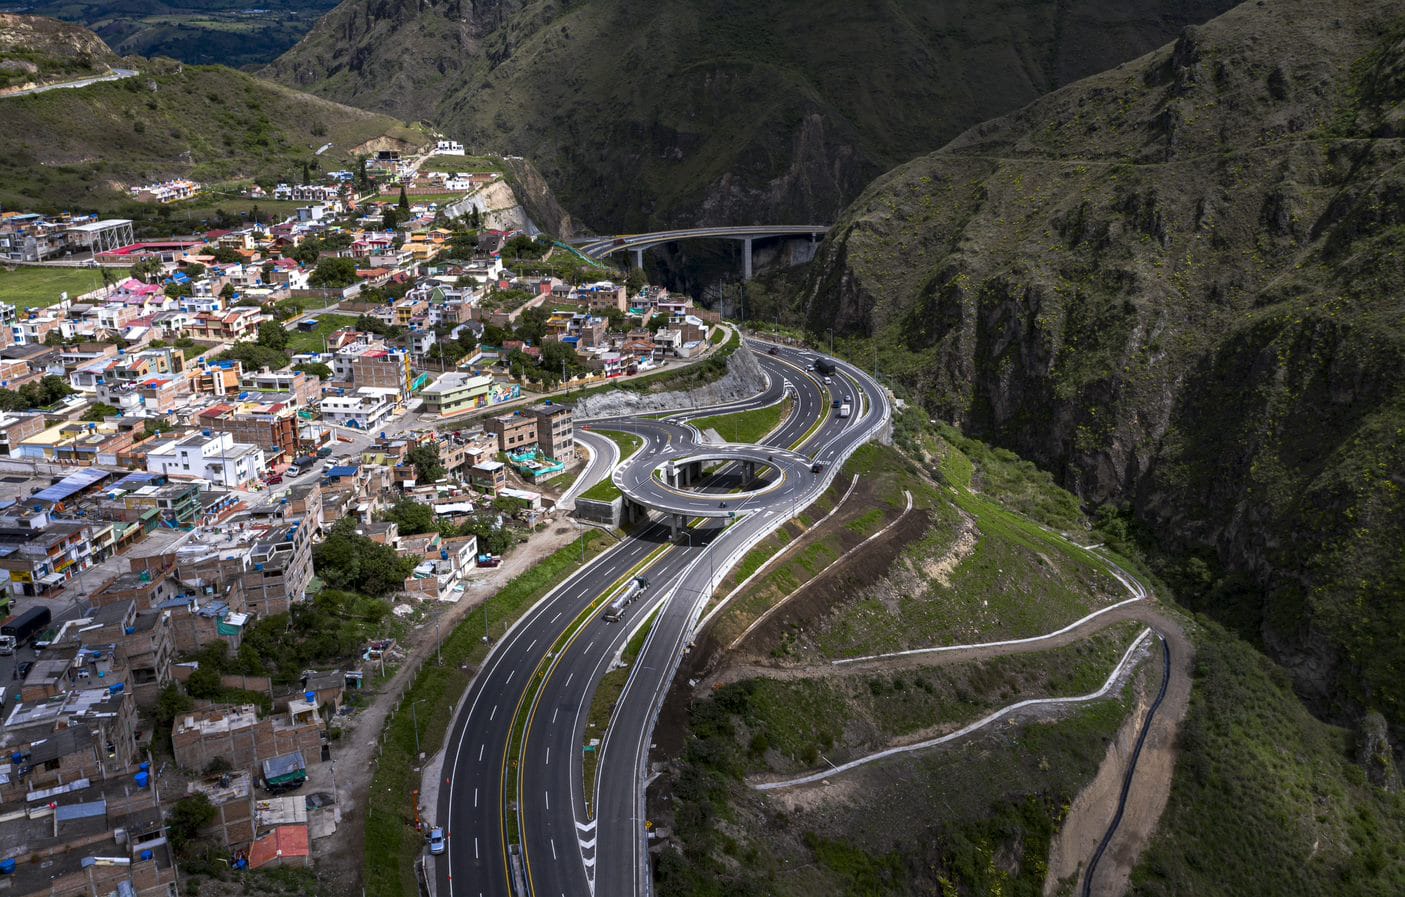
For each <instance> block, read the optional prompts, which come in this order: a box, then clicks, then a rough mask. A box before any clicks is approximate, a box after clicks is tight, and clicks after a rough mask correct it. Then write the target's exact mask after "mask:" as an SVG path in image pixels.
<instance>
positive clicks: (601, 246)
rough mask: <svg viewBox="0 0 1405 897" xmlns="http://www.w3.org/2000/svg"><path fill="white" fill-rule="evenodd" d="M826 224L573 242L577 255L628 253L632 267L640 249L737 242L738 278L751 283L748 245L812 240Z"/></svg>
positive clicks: (638, 264)
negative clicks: (679, 242)
mask: <svg viewBox="0 0 1405 897" xmlns="http://www.w3.org/2000/svg"><path fill="white" fill-rule="evenodd" d="M829 227H830V226H829V225H828V224H770V225H765V224H757V225H741V226H733V227H688V228H680V229H678V230H661V231H654V232H653V233H647V234H616V235H614V236H611V237H588V238H585V239H581V240H573V241H572V242H573V243H575V244H576V245H577V246H579V247H580V250H581V252H583V253H585V254H586V255H588V256H590V257H591V258H593V259H603V258H605V257H606V256H608V255H613V254H615V253H617V252H623V251H625V250H629V252H630V253H631V254H632V255H633V257H634V258H633V261H634V267H636V268H642V267H644V250H646V249H651V248H653V247H655V246H662V245H663V244H664V243H672V242H675V241H677V240H702V239H710V240H740V241H741V242H742V244H743V246H742V279H743V280H751V244H752V241H753V240H764V239H767V238H770V237H809V238H810V239H811V240H816V239H818V238H820V237H823V236H824V235H825V234H826V233H828V232H829Z"/></svg>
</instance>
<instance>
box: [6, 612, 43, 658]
mask: <svg viewBox="0 0 1405 897" xmlns="http://www.w3.org/2000/svg"><path fill="white" fill-rule="evenodd" d="M51 619H53V614H51V613H49V609H48V608H47V607H31V608H30V609H29V610H27V611H25V612H24V613H22V614H18V615H16V616H13V617H11V618H10V619H8V620H6V621H5V622H4V624H3V625H0V637H8V644H9V650H5V647H4V645H3V644H0V653H4V654H13V653H15V649H16V648H18V647H19V646H21V645H23V644H24V643H25V642H27V641H29V640H30V639H31V638H33V637H34V636H35V634H37V633H40V632H43V631H44V627H46V626H48V625H49V621H50V620H51Z"/></svg>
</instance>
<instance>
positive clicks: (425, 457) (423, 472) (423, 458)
mask: <svg viewBox="0 0 1405 897" xmlns="http://www.w3.org/2000/svg"><path fill="white" fill-rule="evenodd" d="M405 460H407V461H409V462H410V463H411V464H413V465H414V467H415V480H416V481H418V482H421V483H432V482H434V481H435V480H437V479H439V478H440V477H442V476H444V474H445V473H446V471H445V470H444V465H443V464H442V463H440V461H439V446H438V444H436V443H433V442H426V443H421V444H420V445H417V446H415V447H414V448H412V449H410V450H409V451H408V452H406V454H405Z"/></svg>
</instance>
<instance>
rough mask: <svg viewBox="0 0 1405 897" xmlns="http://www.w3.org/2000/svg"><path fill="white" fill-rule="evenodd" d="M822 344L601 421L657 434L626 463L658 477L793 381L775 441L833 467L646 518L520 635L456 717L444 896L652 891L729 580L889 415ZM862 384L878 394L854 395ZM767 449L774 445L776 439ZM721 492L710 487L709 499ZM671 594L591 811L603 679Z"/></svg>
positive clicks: (632, 682)
mask: <svg viewBox="0 0 1405 897" xmlns="http://www.w3.org/2000/svg"><path fill="white" fill-rule="evenodd" d="M808 357H809V354H808V353H799V352H795V351H793V350H789V349H781V350H779V351H778V353H777V354H775V355H767V354H763V355H761V356H760V358H761V362H762V365H763V367H764V369H765V370H766V371H767V373H768V375H769V376H770V384H769V386H768V388H767V389H766V390H764V391H763V392H762V393H761V394H759V395H758V396H755V397H753V398H751V399H748V400H744V401H741V402H733V403H729V404H728V405H727V406H724V407H722V408H721V409H719V408H717V407H713V408H706V409H694V410H691V411H688V412H683V413H680V414H676V415H673V416H671V418H669V419H664V420H648V419H641V418H625V419H619V420H615V421H609V422H607V421H597V422H595V424H594V426H595V427H597V428H601V429H604V428H608V429H628V430H629V431H630V432H636V433H639V434H640V435H641V436H643V437H644V439H645V445H644V447H643V448H642V449H641V450H640V452H638V453H636V455H635V456H634V457H633V458H632V459H631V461H630V462H627V463H626V464H625V465H624V466H623V467H624V469H623V470H622V471H619V473H620V474H621V475H623V476H625V477H627V478H628V480H627V482H630V483H642V482H643V481H644V480H643V479H642V478H643V477H651V476H652V471H653V470H654V469H655V467H656V466H657V465H658V463H660V461H661V460H663V459H666V458H667V457H669V456H670V455H671V454H672V455H675V456H681V455H686V454H690V453H693V452H696V451H698V450H699V447H698V445H697V439H698V435H697V431H696V430H694V429H693V428H691V427H689V426H688V425H687V424H686V419H687V418H689V417H701V416H707V415H712V414H716V413H718V412H719V410H721V411H723V412H725V411H742V410H748V409H750V408H757V407H764V406H767V405H771V404H775V403H776V402H778V401H781V400H782V399H783V398H784V395H785V393H786V392H787V391H789V392H791V393H792V394H793V395H795V397H796V401H795V404H794V406H793V407H794V410H793V412H792V414H791V415H790V416H789V417H788V418H787V419H786V420H785V422H784V423H783V424H782V425H781V426H780V427H778V428H777V430H776V431H775V432H774V433H772V434H771V435H770V436H769V437H768V438H767V439H766V440H765V445H766V446H770V447H771V453H772V454H773V455H777V456H779V455H782V454H786V455H787V456H788V452H787V450H788V449H791V448H794V449H795V450H797V451H798V452H800V453H803V455H804V456H805V457H806V458H807V459H808V460H810V461H811V463H813V462H814V461H819V462H820V463H822V464H823V465H824V467H823V469H822V470H821V471H820V472H819V473H817V474H816V473H813V472H812V471H811V470H810V468H809V467H805V468H804V473H805V475H804V477H803V478H802V477H801V476H800V475H799V474H798V473H796V474H795V475H794V476H793V477H791V476H787V478H786V479H787V482H790V481H791V480H793V481H794V482H793V485H792V486H791V487H789V488H786V489H784V490H782V489H772V490H768V491H762V492H760V493H757V494H755V495H750V496H739V497H738V499H737V501H736V503H735V507H732V508H729V509H728V511H730V512H732V513H734V514H735V516H725V517H708V518H703V517H702V516H701V515H698V514H692V515H691V516H692V518H693V520H694V525H693V526H691V527H687V528H684V529H682V531H681V532H680V533H679V537H678V538H676V539H671V538H670V527H669V526H667V525H665V524H654V525H649V526H642V527H641V528H640V529H639V530H638V531H636V532H635V533H634V534H633V535H631V536H630V537H628V538H626V539H624V540H623V541H622V542H621V543H620V544H619V545H617V546H615V547H614V548H612V549H611V550H609V551H607V552H605V553H604V554H602V555H600V556H599V557H597V558H596V559H595V560H593V561H592V562H591V563H589V564H587V565H586V566H584V567H582V568H581V569H580V570H578V571H577V572H576V573H574V574H573V575H572V576H570V577H568V578H567V579H566V580H565V581H564V582H562V583H561V584H560V585H559V586H557V587H556V588H555V589H554V590H553V591H552V592H550V593H549V594H548V595H546V596H545V597H544V598H543V599H542V600H541V601H540V602H539V603H538V604H537V605H536V606H535V607H533V608H532V609H531V610H530V611H528V612H527V613H526V614H525V615H524V616H523V617H522V618H521V619H520V620H519V621H518V622H517V624H516V625H514V627H513V628H512V629H511V630H509V631H508V633H507V634H506V635H504V636H503V638H502V640H501V641H500V642H499V644H498V645H496V646H495V648H494V650H493V652H492V653H491V654H490V655H489V657H488V660H487V662H486V663H485V665H484V667H483V668H482V669H481V670H480V671H479V673H478V675H477V676H476V678H475V679H474V681H473V683H472V685H471V686H470V689H469V694H468V695H467V696H466V700H465V701H464V704H463V709H462V710H461V712H460V714H459V716H458V718H457V719H456V720H455V722H454V725H453V727H452V729H451V731H450V733H449V739H448V742H447V751H446V758H445V765H444V770H443V775H444V776H445V777H446V778H448V779H449V780H450V783H449V787H446V788H444V789H442V790H441V793H440V800H439V807H438V810H437V816H436V820H435V821H436V822H437V823H439V824H446V825H447V829H448V835H449V844H448V850H447V852H446V853H445V854H444V855H442V856H439V857H436V858H434V861H435V863H436V872H435V874H436V875H437V879H438V880H437V893H438V894H439V895H440V897H444V895H469V897H479V895H485V897H486V895H497V897H509V895H525V894H537V895H552V897H555V895H571V897H586V895H593V894H596V893H599V894H601V895H610V897H616V895H627V894H645V893H649V892H650V890H651V881H650V877H649V868H648V855H647V850H646V841H645V831H644V827H643V818H644V775H645V772H646V767H647V760H648V748H649V741H650V737H651V735H652V731H653V726H654V722H655V719H656V718H657V714H658V710H659V708H660V706H661V704H662V701H663V696H664V694H665V693H666V691H667V689H668V686H669V683H670V682H671V680H672V678H673V675H674V673H675V672H676V670H677V668H678V664H679V663H680V661H681V659H682V657H683V653H684V651H685V650H686V647H687V644H688V641H689V640H690V638H691V636H692V630H693V627H694V626H695V625H696V621H697V619H698V617H699V616H700V615H701V612H702V609H703V606H704V605H705V603H706V600H707V598H708V596H709V594H710V593H711V590H712V588H713V587H714V586H715V585H716V582H717V581H718V580H719V579H720V578H721V577H722V576H723V575H725V573H726V570H727V569H728V568H729V567H730V566H731V565H732V564H733V563H735V562H736V560H738V559H739V558H740V556H741V555H742V554H744V553H745V551H747V550H749V548H750V547H751V546H752V545H754V544H755V542H756V541H759V539H760V538H763V537H764V536H765V535H767V534H769V533H770V532H772V531H774V530H775V529H776V528H778V527H779V526H780V525H781V524H783V523H784V522H785V521H786V520H787V519H789V517H791V516H792V515H793V514H795V513H798V512H799V511H800V510H802V509H803V508H804V507H806V506H807V505H808V504H809V503H810V502H812V501H813V500H814V499H815V498H817V497H818V496H819V495H820V494H821V493H822V492H823V491H824V489H825V488H827V486H828V484H829V481H830V480H831V479H832V477H833V476H834V474H835V472H836V469H837V467H838V466H840V465H842V463H843V461H844V459H846V458H847V457H848V454H849V453H851V452H852V451H853V450H854V449H855V448H857V447H858V446H859V445H860V444H862V443H863V442H864V441H866V440H868V439H870V438H872V437H873V436H874V435H875V434H876V433H877V432H879V431H880V430H881V429H882V428H883V427H884V426H886V424H887V423H888V420H889V409H888V405H887V399H886V397H885V394H884V393H883V391H882V389H881V388H880V387H879V386H878V385H877V384H876V383H875V382H874V381H872V380H871V379H870V378H868V377H867V376H866V375H865V374H863V373H862V372H861V371H859V370H857V369H856V368H853V367H851V366H848V365H841V366H840V373H839V374H838V375H836V376H835V377H834V378H833V380H834V383H833V386H832V387H830V389H829V390H827V389H826V387H825V386H824V384H823V383H821V381H820V379H818V378H816V377H815V376H814V375H812V374H809V373H807V372H806V371H805V370H804V363H805V361H806V360H807V359H808ZM831 390H832V393H831ZM841 394H842V395H845V396H847V397H848V398H849V399H850V400H851V404H855V411H854V413H853V415H852V416H851V417H849V418H842V419H841V418H839V417H838V416H836V415H834V414H833V413H832V410H831V401H832V398H831V395H833V396H834V397H838V396H839V395H841ZM859 396H862V397H863V400H862V401H861V402H858V403H854V402H853V400H854V399H855V398H856V397H859ZM817 423H818V426H816V424H817ZM587 432H588V431H587ZM801 440H803V444H799V445H797V443H799V442H800V441H801ZM594 444H595V443H592V445H594ZM752 451H755V452H758V453H760V454H761V456H763V457H764V454H765V452H766V449H764V448H762V449H753V450H752ZM597 457H598V456H597ZM786 469H787V471H788V472H789V468H786ZM592 472H595V473H598V472H597V471H592ZM641 472H642V473H641ZM717 476H719V477H721V478H722V479H721V480H720V482H722V483H723V484H727V483H729V482H731V481H729V480H727V479H726V477H728V476H735V473H734V471H733V470H732V469H730V468H725V467H724V468H723V469H722V470H721V471H719V472H718V474H717ZM773 476H774V474H773ZM695 485H700V486H703V487H706V485H707V484H706V483H703V484H695ZM671 494H672V493H670V495H671ZM720 500H721V499H718V498H716V496H715V495H713V496H711V497H709V498H704V499H699V501H702V502H705V503H706V504H707V505H708V506H709V507H710V506H711V505H712V504H715V503H716V502H717V501H720ZM689 507H691V506H689ZM683 510H684V511H687V508H684V509H683ZM639 574H642V575H644V576H645V577H647V579H648V580H649V582H650V586H649V588H648V589H646V590H645V591H644V592H643V593H642V594H641V595H640V596H638V597H637V598H636V599H635V600H634V601H633V602H632V603H631V604H630V605H629V606H628V607H626V608H625V609H624V611H623V614H622V619H620V620H619V621H617V622H610V621H607V620H605V619H604V618H603V614H602V613H601V606H602V602H603V599H604V598H608V597H611V596H612V595H613V594H614V593H615V591H616V590H617V589H619V588H621V587H622V586H623V585H624V584H625V583H626V582H627V580H628V579H629V578H630V577H632V576H634V575H639ZM587 610H589V613H586V611H587ZM656 610H657V611H658V617H657V619H656V620H655V621H654V623H653V626H652V628H651V629H650V631H649V636H648V638H647V640H646V642H645V645H644V648H643V650H642V651H641V652H640V655H639V657H638V658H637V660H636V662H635V665H634V668H633V670H632V671H631V674H630V678H629V681H628V684H627V685H626V686H625V690H624V692H623V694H622V695H621V697H620V701H619V703H618V705H617V708H616V711H615V715H614V717H613V719H612V720H611V723H610V727H609V730H608V733H607V735H606V737H605V739H604V743H603V744H602V745H601V746H600V747H599V750H600V754H599V767H598V768H599V774H598V776H597V780H596V787H595V789H594V791H595V793H594V795H593V797H592V800H591V801H590V805H591V807H592V808H593V809H594V810H595V815H594V816H591V815H590V814H588V813H587V811H586V795H585V792H584V769H583V763H582V757H583V750H584V748H585V746H586V745H587V743H588V741H589V740H590V739H591V738H592V737H594V736H595V734H596V733H588V732H587V724H588V719H587V716H588V714H589V710H590V705H591V701H592V699H593V697H594V694H595V688H596V685H597V684H598V682H599V680H600V677H601V676H602V675H603V674H604V673H606V672H607V671H608V670H609V669H610V668H611V667H612V665H613V664H614V663H615V662H616V660H617V658H618V656H619V654H620V652H621V651H622V649H623V648H624V646H625V644H626V643H627V641H628V640H629V638H630V636H631V634H632V633H633V632H634V631H635V630H636V629H637V628H638V627H639V626H640V625H641V624H643V623H644V622H645V621H646V620H647V619H648V618H649V616H650V615H651V614H653V613H654V612H655V611H656ZM519 717H521V718H523V719H525V725H524V727H523V728H522V729H521V737H520V738H518V739H516V740H515V741H514V740H513V728H514V727H513V721H514V720H515V719H518V718H519Z"/></svg>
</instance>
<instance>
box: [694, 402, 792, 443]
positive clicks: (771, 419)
mask: <svg viewBox="0 0 1405 897" xmlns="http://www.w3.org/2000/svg"><path fill="white" fill-rule="evenodd" d="M789 415H790V399H786V400H785V401H784V402H781V403H779V404H776V405H771V406H769V407H767V408H754V409H752V410H751V411H739V412H737V413H736V414H719V415H717V416H716V417H701V418H698V419H697V420H695V421H693V426H695V427H697V428H698V429H699V430H702V431H703V432H707V431H708V430H716V431H717V433H718V435H719V436H721V437H722V438H723V439H725V440H727V441H728V442H743V443H756V442H760V441H761V440H762V439H763V438H764V437H765V436H766V434H767V433H769V432H771V431H772V430H774V429H775V428H776V427H778V426H780V423H781V421H783V420H785V419H786V417H788V416H789Z"/></svg>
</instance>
